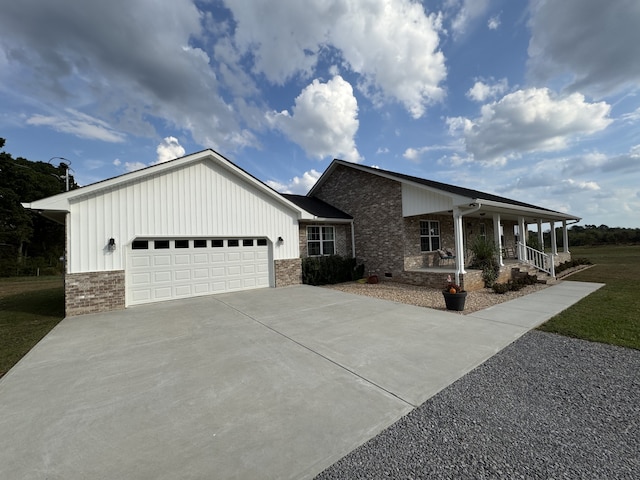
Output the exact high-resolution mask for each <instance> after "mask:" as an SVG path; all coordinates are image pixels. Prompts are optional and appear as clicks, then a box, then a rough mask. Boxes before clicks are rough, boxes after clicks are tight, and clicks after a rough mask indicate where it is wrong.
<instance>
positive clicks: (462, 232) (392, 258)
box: [23, 150, 579, 316]
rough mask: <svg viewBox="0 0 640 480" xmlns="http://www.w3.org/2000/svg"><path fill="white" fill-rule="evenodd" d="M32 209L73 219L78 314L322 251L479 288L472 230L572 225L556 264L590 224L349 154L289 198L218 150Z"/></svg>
mask: <svg viewBox="0 0 640 480" xmlns="http://www.w3.org/2000/svg"><path fill="white" fill-rule="evenodd" d="M23 206H24V207H25V208H28V209H31V210H35V211H38V212H39V213H40V214H42V215H43V216H45V217H47V218H49V219H51V220H54V221H56V222H59V223H62V224H64V225H65V226H66V257H65V259H66V262H65V308H66V314H67V315H68V316H71V315H80V314H85V313H92V312H100V311H108V310H114V309H121V308H125V307H129V306H134V305H139V304H145V303H151V302H158V301H164V300H171V299H178V298H188V297H193V296H199V295H209V294H214V293H221V292H230V291H237V290H245V289H251V288H263V287H281V286H286V285H292V284H299V283H301V271H302V267H301V263H302V261H301V258H303V257H307V256H316V255H333V254H339V255H343V256H353V257H357V258H358V259H360V260H361V261H363V262H364V263H365V265H366V268H367V270H368V271H371V272H376V273H378V274H380V275H384V276H386V277H388V278H391V279H394V280H400V281H407V282H412V283H417V284H421V285H436V284H437V285H436V286H440V285H441V284H442V278H443V277H442V276H443V274H445V273H453V274H455V275H456V279H459V280H460V281H461V283H465V286H466V287H467V288H468V289H470V287H471V286H472V283H473V282H472V277H473V275H474V272H467V271H465V265H466V264H465V256H464V248H465V244H466V243H465V242H468V241H469V238H471V236H473V235H478V234H479V235H486V236H488V237H489V238H494V239H495V240H496V243H497V244H499V245H507V244H509V245H514V246H515V245H516V242H515V237H514V229H513V226H514V225H518V227H519V231H521V232H524V231H526V224H527V223H538V225H539V227H540V225H541V224H542V223H549V224H550V225H551V229H552V232H555V229H554V228H553V226H554V225H555V222H562V225H563V227H564V231H565V242H564V245H565V252H564V253H562V254H559V253H558V252H557V248H556V247H555V239H554V240H553V242H552V244H553V245H552V252H551V256H547V258H553V259H554V260H556V261H557V258H556V257H558V258H562V257H563V256H564V257H566V256H568V255H569V252H568V251H567V250H566V245H567V244H568V242H567V239H566V226H567V222H571V221H577V220H579V219H578V218H577V217H573V216H570V215H565V214H562V213H559V212H554V211H551V210H546V209H543V208H540V207H535V206H533V205H527V204H524V203H520V202H516V201H513V200H508V199H505V198H501V197H496V196H493V195H488V194H484V193H481V192H476V191H473V190H468V189H464V188H460V187H454V186H451V185H446V184H442V183H437V182H431V181H428V180H424V179H420V178H416V177H410V176H407V175H402V174H398V173H393V172H387V171H384V170H379V169H375V168H370V167H364V166H362V165H356V164H352V163H348V162H344V161H341V160H334V161H333V163H332V164H331V165H330V166H329V168H328V169H327V170H326V171H325V172H324V174H323V175H322V177H321V178H320V179H319V181H318V182H317V184H316V185H315V186H314V187H313V189H312V190H311V191H310V192H309V194H308V195H306V196H301V195H283V194H279V193H278V192H276V191H275V190H273V189H271V188H270V187H268V186H267V185H265V184H264V183H263V182H261V181H260V180H258V179H256V178H255V177H253V176H252V175H250V174H249V173H247V172H245V171H244V170H242V169H241V168H239V167H238V166H236V165H234V164H233V163H232V162H230V161H229V160H227V159H226V158H224V157H223V156H221V155H220V154H218V153H217V152H214V151H213V150H204V151H202V152H198V153H194V154H192V155H188V156H185V157H182V158H179V159H176V160H172V161H170V162H165V163H162V164H158V165H154V166H151V167H148V168H145V169H142V170H138V171H135V172H131V173H127V174H124V175H121V176H119V177H115V178H111V179H108V180H104V181H102V182H98V183H95V184H92V185H88V186H86V187H83V188H80V189H77V190H72V191H69V192H65V193H61V194H59V195H55V196H53V197H49V198H44V199H42V200H38V201H35V202H32V203H29V204H23ZM539 231H541V228H539ZM474 232H475V233H474ZM520 240H521V241H523V242H524V240H525V239H524V238H522V239H520ZM441 247H450V248H453V249H454V250H455V251H456V252H457V255H456V258H455V262H456V263H455V268H449V267H442V266H441V265H439V264H438V261H437V259H436V260H434V259H435V252H436V251H437V250H438V249H440V248H441ZM518 248H519V250H518V255H519V256H520V257H522V258H524V257H530V256H531V255H530V254H529V252H528V251H527V250H526V249H527V248H528V247H526V246H525V245H524V243H522V244H520V246H519V247H518ZM501 263H502V257H501ZM475 274H477V272H475Z"/></svg>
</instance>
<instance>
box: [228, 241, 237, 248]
mask: <svg viewBox="0 0 640 480" xmlns="http://www.w3.org/2000/svg"><path fill="white" fill-rule="evenodd" d="M239 246H240V240H227V247H239Z"/></svg>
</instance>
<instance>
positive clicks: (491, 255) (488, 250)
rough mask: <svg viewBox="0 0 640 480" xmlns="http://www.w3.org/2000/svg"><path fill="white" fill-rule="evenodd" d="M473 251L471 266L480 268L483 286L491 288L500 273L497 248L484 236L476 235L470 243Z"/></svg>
mask: <svg viewBox="0 0 640 480" xmlns="http://www.w3.org/2000/svg"><path fill="white" fill-rule="evenodd" d="M471 251H472V252H473V262H472V263H471V268H475V269H478V270H482V280H483V281H484V286H485V287H488V288H491V287H492V286H493V284H494V282H495V281H496V278H498V274H499V273H500V265H499V264H498V259H497V256H498V248H497V247H496V245H495V244H494V243H493V242H492V241H489V240H487V239H486V238H484V237H476V238H475V240H474V241H473V244H472V245H471Z"/></svg>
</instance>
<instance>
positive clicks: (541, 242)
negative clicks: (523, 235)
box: [538, 220, 544, 252]
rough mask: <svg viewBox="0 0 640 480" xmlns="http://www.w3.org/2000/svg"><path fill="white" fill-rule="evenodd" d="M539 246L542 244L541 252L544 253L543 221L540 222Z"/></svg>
mask: <svg viewBox="0 0 640 480" xmlns="http://www.w3.org/2000/svg"><path fill="white" fill-rule="evenodd" d="M538 244H540V250H541V251H543V252H544V235H543V234H542V220H538Z"/></svg>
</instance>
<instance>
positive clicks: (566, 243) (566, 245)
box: [562, 220, 570, 253]
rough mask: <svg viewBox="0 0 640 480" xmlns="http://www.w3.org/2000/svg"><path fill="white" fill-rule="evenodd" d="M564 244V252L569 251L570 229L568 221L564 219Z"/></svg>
mask: <svg viewBox="0 0 640 480" xmlns="http://www.w3.org/2000/svg"><path fill="white" fill-rule="evenodd" d="M562 245H564V248H563V250H564V253H570V252H569V230H568V229H567V221H566V220H563V221H562Z"/></svg>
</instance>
